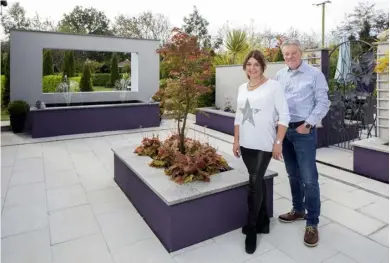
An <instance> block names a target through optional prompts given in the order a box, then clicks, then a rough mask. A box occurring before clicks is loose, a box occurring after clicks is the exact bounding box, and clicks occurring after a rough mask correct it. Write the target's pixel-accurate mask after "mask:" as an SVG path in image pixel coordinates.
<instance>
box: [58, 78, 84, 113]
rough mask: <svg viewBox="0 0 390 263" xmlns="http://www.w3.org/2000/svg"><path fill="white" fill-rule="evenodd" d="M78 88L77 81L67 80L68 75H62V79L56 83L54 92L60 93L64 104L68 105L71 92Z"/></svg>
mask: <svg viewBox="0 0 390 263" xmlns="http://www.w3.org/2000/svg"><path fill="white" fill-rule="evenodd" d="M78 88H79V84H78V83H77V81H74V80H68V76H67V75H64V78H63V81H62V82H60V83H59V84H58V85H57V88H56V92H59V93H62V95H63V97H64V100H65V103H66V105H68V106H69V105H70V102H71V100H72V93H73V92H76V91H77V90H78Z"/></svg>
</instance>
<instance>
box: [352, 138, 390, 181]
mask: <svg viewBox="0 0 390 263" xmlns="http://www.w3.org/2000/svg"><path fill="white" fill-rule="evenodd" d="M353 170H354V172H356V173H358V174H361V175H363V176H366V177H368V178H372V179H375V180H377V181H380V182H384V183H389V153H388V152H382V151H378V150H374V149H368V148H364V147H359V146H356V145H355V146H354V147H353Z"/></svg>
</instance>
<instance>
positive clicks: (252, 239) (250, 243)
mask: <svg viewBox="0 0 390 263" xmlns="http://www.w3.org/2000/svg"><path fill="white" fill-rule="evenodd" d="M256 247H257V234H256V228H254V227H252V228H248V234H247V235H246V238H245V251H246V253H248V254H253V253H255V251H256Z"/></svg>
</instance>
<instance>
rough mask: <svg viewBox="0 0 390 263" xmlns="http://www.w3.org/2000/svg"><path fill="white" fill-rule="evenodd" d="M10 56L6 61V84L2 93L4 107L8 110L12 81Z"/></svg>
mask: <svg viewBox="0 0 390 263" xmlns="http://www.w3.org/2000/svg"><path fill="white" fill-rule="evenodd" d="M10 57H11V56H10V55H9V53H8V54H7V57H6V59H5V60H4V62H5V65H4V73H3V72H2V74H4V75H5V84H4V90H2V91H1V102H2V105H1V106H2V107H3V109H4V108H7V106H8V104H9V101H10V90H11V87H10V80H11V74H10V72H11V69H10Z"/></svg>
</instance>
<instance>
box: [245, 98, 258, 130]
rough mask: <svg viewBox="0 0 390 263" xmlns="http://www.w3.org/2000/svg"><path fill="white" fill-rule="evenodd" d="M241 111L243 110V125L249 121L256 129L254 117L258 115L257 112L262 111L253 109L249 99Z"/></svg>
mask: <svg viewBox="0 0 390 263" xmlns="http://www.w3.org/2000/svg"><path fill="white" fill-rule="evenodd" d="M240 110H241V112H242V115H243V118H242V125H244V122H245V121H246V120H247V121H249V122H250V123H252V125H253V126H255V127H256V125H255V121H254V120H253V115H254V114H256V113H257V112H259V111H260V110H259V109H253V108H251V105H250V104H249V100H248V99H246V102H245V108H241V109H240Z"/></svg>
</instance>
